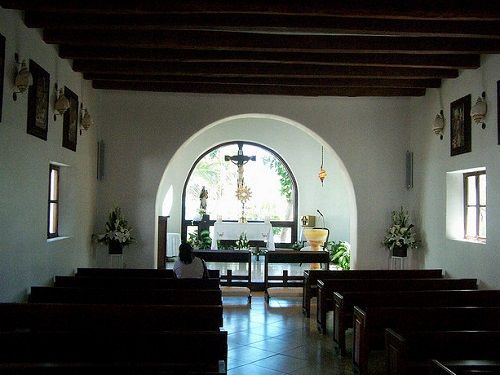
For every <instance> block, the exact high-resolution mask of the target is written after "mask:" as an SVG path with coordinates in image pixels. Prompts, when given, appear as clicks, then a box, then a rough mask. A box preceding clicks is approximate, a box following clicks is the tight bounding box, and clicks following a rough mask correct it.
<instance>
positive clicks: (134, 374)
mask: <svg viewBox="0 0 500 375" xmlns="http://www.w3.org/2000/svg"><path fill="white" fill-rule="evenodd" d="M0 374H2V375H68V374H71V375H89V374H106V375H139V374H140V375H224V374H226V371H225V370H224V364H223V363H221V366H220V369H219V370H203V369H201V368H193V366H192V365H190V364H182V363H158V364H154V363H153V364H151V363H134V364H130V363H126V364H114V363H90V362H86V363H57V362H51V363H47V362H44V363H6V364H3V363H0Z"/></svg>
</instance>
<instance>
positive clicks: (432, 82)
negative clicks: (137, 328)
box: [84, 73, 441, 88]
mask: <svg viewBox="0 0 500 375" xmlns="http://www.w3.org/2000/svg"><path fill="white" fill-rule="evenodd" d="M84 78H85V79H88V80H91V81H95V80H97V81H126V82H153V83H184V84H195V83H204V84H208V83H216V84H240V85H248V84H251V85H276V86H302V87H310V86H313V87H396V88H397V87H399V88H438V87H441V80H439V79H392V78H279V77H230V78H221V77H189V76H188V77H186V76H169V75H137V74H134V75H127V74H104V73H85V74H84Z"/></svg>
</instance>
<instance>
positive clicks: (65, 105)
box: [54, 83, 70, 121]
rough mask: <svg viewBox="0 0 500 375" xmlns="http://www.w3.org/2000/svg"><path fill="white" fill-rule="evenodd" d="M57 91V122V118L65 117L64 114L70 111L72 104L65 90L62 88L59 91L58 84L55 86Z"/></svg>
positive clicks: (55, 104)
mask: <svg viewBox="0 0 500 375" xmlns="http://www.w3.org/2000/svg"><path fill="white" fill-rule="evenodd" d="M55 89H56V93H57V94H56V95H57V97H56V101H55V102H54V121H56V116H57V115H59V116H63V115H64V113H65V112H66V111H67V110H68V109H69V107H70V103H69V99H68V98H67V97H66V96H65V95H64V89H63V88H62V87H61V88H60V89H59V90H58V89H57V83H56V86H55Z"/></svg>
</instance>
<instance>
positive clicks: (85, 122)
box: [80, 103, 94, 135]
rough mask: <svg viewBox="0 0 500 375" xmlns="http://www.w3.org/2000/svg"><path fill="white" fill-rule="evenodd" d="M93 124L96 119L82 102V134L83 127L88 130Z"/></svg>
mask: <svg viewBox="0 0 500 375" xmlns="http://www.w3.org/2000/svg"><path fill="white" fill-rule="evenodd" d="M92 126H94V120H93V119H92V116H91V115H90V113H89V110H88V109H87V108H83V103H82V105H81V109H80V135H82V129H83V130H85V131H87V130H89V129H90V128H91V127H92Z"/></svg>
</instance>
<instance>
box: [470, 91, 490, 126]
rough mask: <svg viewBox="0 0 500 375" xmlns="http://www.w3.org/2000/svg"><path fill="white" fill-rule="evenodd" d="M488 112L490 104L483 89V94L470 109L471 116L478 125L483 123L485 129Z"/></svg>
mask: <svg viewBox="0 0 500 375" xmlns="http://www.w3.org/2000/svg"><path fill="white" fill-rule="evenodd" d="M487 112H488V106H487V104H486V93H485V92H484V91H483V93H482V94H481V96H479V97H478V98H477V101H476V104H474V105H473V106H472V108H471V110H470V116H471V117H472V119H473V120H474V122H475V123H476V124H477V125H481V127H482V128H483V129H485V128H486V124H485V123H484V122H483V120H484V118H485V117H486V113H487Z"/></svg>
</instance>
